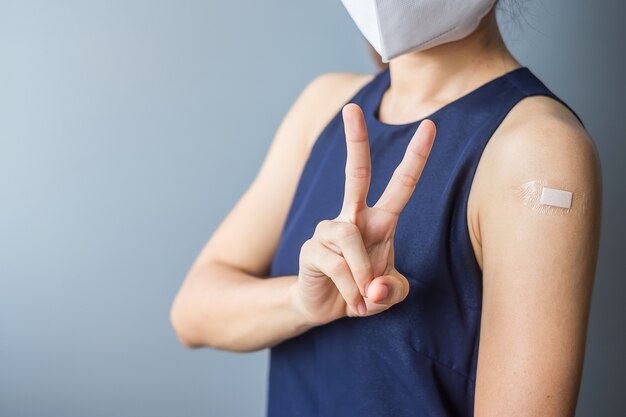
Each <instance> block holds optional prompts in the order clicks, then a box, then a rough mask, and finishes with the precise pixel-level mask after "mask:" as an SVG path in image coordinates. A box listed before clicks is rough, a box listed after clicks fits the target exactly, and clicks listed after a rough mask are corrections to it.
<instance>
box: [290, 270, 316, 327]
mask: <svg viewBox="0 0 626 417" xmlns="http://www.w3.org/2000/svg"><path fill="white" fill-rule="evenodd" d="M287 295H288V304H289V307H290V309H291V312H292V315H293V317H294V319H295V325H296V328H298V329H305V330H308V329H310V328H312V327H315V326H317V325H318V324H317V323H315V322H314V321H313V320H312V318H311V317H310V316H309V315H307V314H306V312H305V311H306V310H305V309H304V308H303V306H302V302H301V300H300V295H299V292H298V281H297V280H296V281H294V282H293V283H292V284H291V285H290V286H289V289H288V291H287Z"/></svg>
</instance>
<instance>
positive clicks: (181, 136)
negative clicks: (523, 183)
mask: <svg viewBox="0 0 626 417" xmlns="http://www.w3.org/2000/svg"><path fill="white" fill-rule="evenodd" d="M509 1H511V0H509ZM524 4H528V7H529V10H526V11H525V12H524V13H523V14H522V16H521V17H520V18H519V19H518V20H517V22H515V23H509V24H506V25H505V27H504V29H505V31H506V32H507V39H508V41H509V45H510V46H511V48H512V49H513V51H514V53H515V54H516V56H517V57H518V58H519V59H520V60H521V61H522V62H523V63H524V64H526V65H528V66H529V67H531V69H532V70H533V71H535V73H536V74H537V75H539V76H540V78H542V79H543V80H544V81H545V82H546V84H547V85H548V86H549V87H551V88H552V89H553V90H554V91H555V92H556V93H557V94H559V95H560V96H561V97H562V98H563V99H565V100H566V101H568V102H569V104H571V106H572V107H573V108H574V109H575V110H576V111H577V112H578V113H579V114H580V115H581V116H582V118H583V120H584V121H585V123H586V126H587V128H588V130H589V131H590V132H591V133H592V135H593V137H594V138H595V140H596V142H597V145H598V148H599V151H600V155H601V159H602V162H603V171H604V184H605V200H604V219H603V220H604V223H603V236H602V246H601V255H600V261H599V268H598V275H597V280H596V285H595V290H594V297H593V305H592V314H591V319H590V329H589V338H588V344H587V357H586V363H585V370H584V378H583V384H582V389H581V394H580V400H579V412H578V416H617V415H623V412H624V411H623V410H624V409H626V402H625V400H624V399H625V397H626V396H625V395H624V393H625V392H626V384H625V383H624V375H626V362H625V361H624V359H623V355H624V354H625V353H626V339H625V332H624V329H626V323H625V318H626V309H625V305H626V303H625V302H624V295H625V291H624V289H625V286H626V284H625V280H624V278H625V275H626V274H625V271H626V256H624V247H625V246H626V241H625V239H624V236H625V233H626V230H625V227H624V221H623V218H622V215H623V214H624V212H625V210H624V205H625V204H624V203H625V199H626V196H625V190H626V187H625V184H624V182H625V181H624V177H625V175H624V163H623V160H624V157H625V156H626V152H625V146H626V145H625V143H626V141H625V138H624V128H625V125H624V120H625V118H624V116H623V112H624V109H626V100H625V98H624V97H626V89H625V85H626V83H625V82H624V74H625V68H624V66H625V64H626V56H625V51H626V48H625V47H624V39H626V29H624V26H623V25H622V22H623V20H624V17H626V7H625V3H624V2H618V1H611V2H610V1H605V2H590V1H588V0H558V1H557V0H552V1H549V2H548V1H546V2H545V4H544V5H542V4H541V3H538V2H537V0H532V1H531V2H529V3H528V2H527V3H524ZM504 6H505V7H507V6H506V0H505V5H504ZM328 71H352V72H361V73H366V72H372V71H374V65H373V64H372V62H371V61H370V58H369V56H368V53H367V49H366V45H365V43H364V41H363V38H362V37H361V35H360V33H359V32H358V30H357V29H356V26H355V25H354V24H353V22H352V21H351V20H350V18H349V16H348V15H347V13H346V12H345V10H344V9H343V6H342V5H341V3H340V1H339V0H334V1H325V2H313V1H287V0H282V1H279V0H269V1H263V2H260V1H253V0H249V1H246V2H244V4H241V2H227V1H215V0H212V1H209V0H205V1H199V0H198V1H195V0H187V1H174V0H158V1H156V0H152V1H148V0H135V1H129V0H124V1H121V0H98V1H95V0H93V1H87V0H83V1H78V0H76V1H70V0H56V1H43V0H41V1H34V0H15V1H7V0H0V415H1V416H3V417H4V416H11V417H17V416H29V417H32V416H52V417H56V416H59V417H74V416H80V417H85V416H116V417H117V416H151V417H158V416H172V415H183V416H224V417H228V416H238V417H239V416H253V417H254V416H258V417H261V416H263V414H264V411H265V401H266V400H265V394H266V376H267V374H266V373H267V360H268V355H267V353H268V351H267V350H265V351H262V352H257V353H251V354H238V353H228V352H220V351H215V350H209V349H201V350H197V351H188V350H185V349H184V348H183V347H181V346H180V345H179V344H178V342H177V340H176V338H175V336H174V334H173V332H172V330H171V328H170V324H169V320H168V310H169V307H170V303H171V301H172V298H173V296H174V294H175V292H176V290H177V289H178V287H179V285H180V283H181V280H182V278H183V277H184V274H185V273H186V271H187V268H188V267H189V266H190V264H191V262H192V261H193V259H194V258H195V256H196V254H197V252H198V251H199V249H200V247H201V246H202V244H203V243H204V242H205V241H206V239H207V238H208V237H209V236H210V234H211V232H212V231H213V230H214V228H215V227H216V226H217V225H218V223H219V222H220V221H221V219H222V218H223V217H224V216H225V215H226V214H227V213H228V211H229V210H230V209H231V208H232V206H233V205H234V203H235V202H236V201H237V199H238V198H239V197H240V195H241V194H242V192H243V191H244V190H245V189H246V188H247V186H248V185H249V184H250V182H251V181H252V179H253V178H254V176H255V174H256V172H257V171H258V168H259V167H260V164H261V162H262V160H263V157H264V155H265V152H266V150H267V147H268V145H269V144H270V141H271V139H272V137H273V135H274V132H275V130H276V128H277V126H278V124H279V122H280V120H281V119H282V117H283V116H284V114H285V112H286V111H287V110H288V108H289V106H290V105H291V103H292V102H293V100H294V99H295V97H296V96H297V95H298V93H299V92H300V91H301V89H302V88H303V87H304V86H305V85H306V83H307V82H309V81H310V80H311V79H312V78H313V77H315V76H316V75H318V74H320V73H323V72H328Z"/></svg>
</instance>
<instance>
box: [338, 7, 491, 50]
mask: <svg viewBox="0 0 626 417" xmlns="http://www.w3.org/2000/svg"><path fill="white" fill-rule="evenodd" d="M341 2H342V3H343V5H344V6H345V8H346V9H347V10H348V13H349V14H350V16H351V17H352V19H353V20H354V22H355V23H356V25H357V26H358V28H359V30H360V31H361V33H363V36H365V38H366V39H367V40H368V41H369V43H370V44H372V46H373V47H374V49H376V51H377V52H378V53H379V54H380V56H381V58H382V60H383V62H389V60H390V59H392V58H394V57H396V56H398V55H402V54H404V53H406V52H413V51H420V50H424V49H428V48H432V47H433V46H436V45H441V44H442V43H446V42H452V41H456V40H459V39H462V38H464V37H466V36H468V35H469V34H470V33H472V32H473V31H474V30H475V29H476V28H477V27H478V24H479V23H480V20H481V19H482V18H483V17H484V16H485V15H486V14H487V13H488V12H489V11H490V10H491V8H492V6H493V5H494V4H495V2H496V0H341Z"/></svg>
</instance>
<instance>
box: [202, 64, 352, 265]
mask: <svg viewBox="0 0 626 417" xmlns="http://www.w3.org/2000/svg"><path fill="white" fill-rule="evenodd" d="M363 81H364V76H359V75H353V74H344V73H327V74H322V75H320V76H318V77H316V78H315V79H313V80H312V81H311V82H309V84H308V85H307V86H306V87H305V88H304V89H303V90H302V91H301V92H300V94H299V95H298V97H297V99H296V100H295V101H294V103H293V104H292V106H291V108H290V109H289V110H288V112H287V114H286V115H285V117H284V118H283V120H282V121H281V123H280V125H279V127H278V129H277V130H276V133H275V136H274V138H273V140H272V142H271V144H270V146H269V149H268V150H267V153H266V155H265V158H264V160H263V163H262V165H261V167H260V169H259V171H258V173H257V175H256V177H255V178H254V180H253V181H252V183H251V184H250V186H249V187H248V189H247V190H246V191H245V192H244V193H243V195H242V196H241V197H240V199H239V200H238V201H237V203H236V204H235V206H234V207H233V208H232V209H231V211H230V212H229V213H228V214H227V216H226V217H225V218H224V219H223V220H222V222H221V224H220V225H219V226H218V227H217V229H216V230H215V232H214V233H213V234H212V236H211V237H210V239H209V240H208V241H207V243H206V244H205V246H204V248H203V249H202V251H201V253H200V255H199V256H198V258H197V259H196V261H195V262H194V265H193V266H192V268H191V271H190V274H192V273H194V272H195V271H198V270H200V269H201V268H202V267H203V266H204V265H207V264H208V263H210V262H215V261H219V262H221V263H225V264H228V265H233V266H235V267H237V268H238V269H240V270H243V271H246V272H248V273H250V274H253V275H257V276H261V275H263V274H266V273H267V272H268V270H269V266H270V263H271V259H272V257H273V254H274V251H275V249H276V247H277V245H278V241H279V238H280V232H281V229H282V227H283V223H284V221H285V219H286V216H287V212H288V210H289V206H290V204H291V201H292V198H293V195H294V193H295V189H296V186H297V183H298V179H299V177H300V175H301V172H302V169H303V168H304V164H305V162H306V160H307V158H308V154H309V151H310V149H311V147H312V144H313V142H314V139H315V138H316V137H317V136H318V135H319V133H320V132H321V130H322V129H323V127H324V126H325V125H326V124H327V123H328V122H329V121H330V119H331V118H332V116H333V115H334V114H335V113H336V112H337V111H339V109H340V108H341V105H342V104H343V102H344V101H345V100H347V99H349V98H350V96H351V95H352V94H353V93H354V92H355V91H356V89H358V88H359V87H360V86H361V84H362V83H363Z"/></svg>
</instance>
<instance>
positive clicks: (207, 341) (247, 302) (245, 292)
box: [170, 263, 312, 351]
mask: <svg viewBox="0 0 626 417" xmlns="http://www.w3.org/2000/svg"><path fill="white" fill-rule="evenodd" d="M297 278H298V277H297V276H296V275H289V276H281V277H274V278H271V279H264V278H258V277H256V276H253V275H250V274H248V273H246V272H243V271H240V270H238V269H236V268H233V267H232V266H228V265H224V264H219V263H211V264H209V265H207V266H205V267H203V268H202V269H198V270H197V271H194V272H193V273H192V274H190V276H189V277H187V279H186V280H185V283H184V284H183V287H182V288H181V290H180V292H179V293H178V295H177V296H176V299H175V300H174V303H173V305H172V309H171V314H170V315H171V321H172V325H173V327H174V329H175V331H176V334H177V336H178V338H179V339H180V341H181V343H183V344H184V345H185V346H187V347H201V346H207V347H213V348H217V349H222V350H230V351H255V350H259V349H263V348H267V347H271V346H273V345H275V344H277V343H279V342H281V341H283V340H286V339H289V338H292V337H294V336H297V335H299V334H301V333H304V332H305V331H307V330H309V329H310V328H311V327H312V326H311V325H310V324H308V323H307V322H306V320H305V319H304V317H303V316H302V315H301V314H299V312H298V310H297V309H296V308H295V307H294V302H293V299H292V295H291V291H290V287H291V286H292V285H293V284H294V283H295V282H296V281H297Z"/></svg>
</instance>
